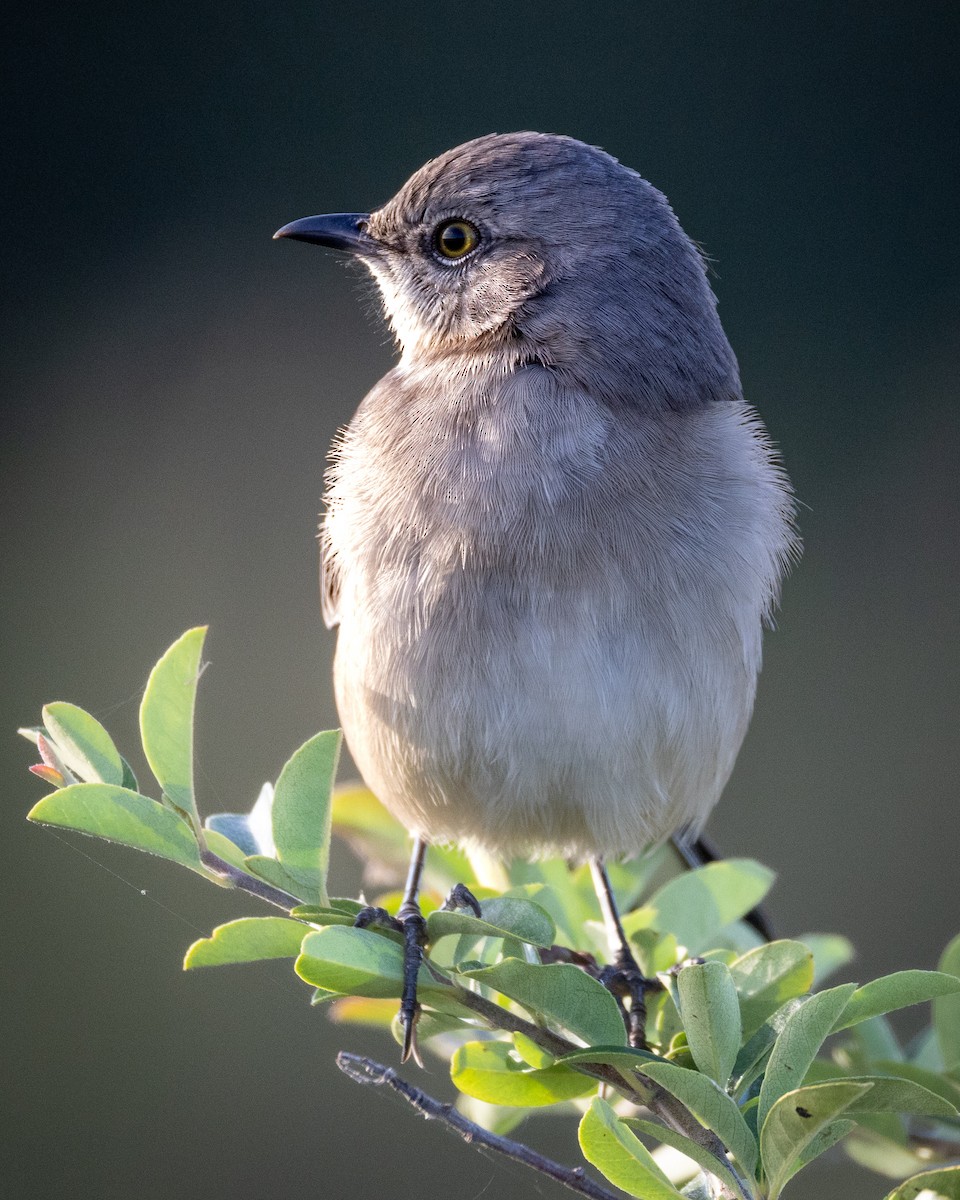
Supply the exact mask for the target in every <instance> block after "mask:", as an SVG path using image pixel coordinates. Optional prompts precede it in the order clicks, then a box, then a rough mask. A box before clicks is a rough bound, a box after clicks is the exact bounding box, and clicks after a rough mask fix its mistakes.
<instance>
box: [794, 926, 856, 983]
mask: <svg viewBox="0 0 960 1200" xmlns="http://www.w3.org/2000/svg"><path fill="white" fill-rule="evenodd" d="M796 940H797V941H798V942H803V944H804V945H805V946H806V947H807V949H808V950H810V951H811V953H812V954H813V983H812V984H811V987H815V988H818V987H819V986H820V985H821V983H823V981H824V980H825V979H827V978H828V977H829V976H830V975H832V974H833V973H834V971H839V970H840V968H841V967H845V966H846V965H847V963H848V962H850V961H851V960H852V959H853V957H854V953H855V952H854V949H853V943H852V942H851V941H850V939H849V938H845V937H843V936H842V935H841V934H839V933H805V934H803V936H802V937H798V938H797V939H796Z"/></svg>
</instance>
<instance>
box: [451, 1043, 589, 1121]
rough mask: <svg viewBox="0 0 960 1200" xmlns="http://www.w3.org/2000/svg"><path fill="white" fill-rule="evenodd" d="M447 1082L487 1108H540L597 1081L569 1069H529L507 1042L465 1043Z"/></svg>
mask: <svg viewBox="0 0 960 1200" xmlns="http://www.w3.org/2000/svg"><path fill="white" fill-rule="evenodd" d="M450 1078H451V1079H452V1080H453V1082H454V1084H455V1085H456V1086H457V1087H458V1088H459V1089H460V1091H461V1092H464V1093H465V1094H466V1095H468V1096H473V1097H474V1099H476V1100H483V1101H485V1102H486V1103H487V1104H502V1105H505V1106H507V1107H515V1106H519V1105H522V1106H524V1107H530V1108H542V1107H543V1106H544V1105H547V1104H560V1103H562V1102H563V1101H565V1100H573V1099H575V1098H577V1097H578V1096H586V1095H587V1094H589V1093H590V1092H592V1091H595V1090H596V1087H597V1082H596V1080H595V1079H594V1080H592V1079H590V1078H589V1077H588V1076H586V1075H582V1074H580V1073H579V1072H577V1071H571V1070H570V1069H569V1068H568V1067H561V1066H556V1065H555V1066H551V1067H545V1068H542V1069H537V1068H530V1067H528V1066H527V1065H526V1064H525V1063H524V1062H523V1061H522V1060H521V1059H520V1058H518V1057H517V1055H516V1053H515V1051H514V1050H513V1047H512V1046H511V1045H510V1043H508V1042H497V1041H489V1042H467V1043H466V1045H463V1046H460V1047H458V1049H457V1050H456V1051H455V1052H454V1054H453V1057H452V1058H451V1060H450Z"/></svg>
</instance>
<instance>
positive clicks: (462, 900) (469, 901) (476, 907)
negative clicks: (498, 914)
mask: <svg viewBox="0 0 960 1200" xmlns="http://www.w3.org/2000/svg"><path fill="white" fill-rule="evenodd" d="M458 908H469V909H472V911H473V915H474V916H475V917H481V916H483V914H482V913H481V911H480V901H479V900H478V899H477V898H476V896H475V895H474V894H473V892H471V891H470V889H469V888H468V887H467V886H466V884H463V883H457V884H455V885H454V886H453V887H452V888H451V889H450V892H449V894H448V896H447V898H446V900H444V902H443V904H442V905H441V906H440V911H441V912H455V911H456V910H457V909H458Z"/></svg>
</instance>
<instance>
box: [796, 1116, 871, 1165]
mask: <svg viewBox="0 0 960 1200" xmlns="http://www.w3.org/2000/svg"><path fill="white" fill-rule="evenodd" d="M856 1128H857V1122H856V1121H852V1120H847V1119H846V1118H841V1119H840V1120H838V1121H831V1122H830V1123H829V1124H828V1125H824V1127H823V1129H821V1130H820V1132H819V1133H818V1134H817V1136H816V1137H815V1138H814V1139H813V1140H812V1141H811V1142H810V1144H809V1145H808V1146H807V1147H806V1148H805V1149H804V1150H802V1151H801V1152H800V1156H799V1158H798V1159H797V1161H796V1163H795V1164H794V1170H793V1175H796V1174H797V1172H798V1171H801V1170H803V1168H804V1167H805V1166H807V1164H808V1163H812V1162H813V1160H814V1159H815V1158H819V1157H820V1155H821V1154H826V1152H827V1151H828V1150H829V1149H830V1148H831V1146H835V1145H836V1144H837V1142H839V1141H840V1140H841V1139H842V1138H845V1137H846V1136H847V1134H848V1133H850V1132H852V1131H853V1130H855V1129H856ZM791 1178H792V1176H791Z"/></svg>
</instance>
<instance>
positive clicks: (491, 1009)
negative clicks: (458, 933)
mask: <svg viewBox="0 0 960 1200" xmlns="http://www.w3.org/2000/svg"><path fill="white" fill-rule="evenodd" d="M425 965H426V966H427V967H428V969H429V970H430V972H431V974H432V975H434V977H435V978H436V979H437V980H438V981H440V982H443V983H446V984H449V985H450V987H451V988H452V991H453V994H454V995H455V997H456V999H457V1001H458V1003H460V1004H462V1005H464V1007H466V1008H470V1009H472V1010H473V1012H475V1013H476V1014H477V1016H478V1017H480V1018H481V1019H482V1020H483V1021H485V1022H486V1024H487V1025H489V1026H490V1027H491V1028H493V1029H500V1030H503V1031H505V1032H507V1033H522V1034H524V1035H525V1036H526V1037H528V1038H530V1040H531V1041H532V1042H535V1043H536V1044H537V1045H538V1046H539V1047H540V1048H541V1049H542V1050H546V1051H547V1053H548V1054H552V1055H554V1056H555V1057H558V1058H560V1057H562V1056H564V1055H566V1054H575V1053H577V1052H580V1053H583V1052H584V1048H583V1047H582V1046H576V1045H574V1043H573V1042H570V1041H568V1040H567V1039H566V1038H563V1037H560V1035H559V1034H556V1033H552V1032H551V1031H550V1030H549V1029H544V1028H542V1027H541V1026H539V1025H534V1024H533V1022H532V1021H525V1020H524V1019H523V1018H522V1017H518V1016H517V1015H516V1013H512V1012H510V1011H509V1009H506V1008H502V1007H501V1006H500V1005H499V1004H494V1003H493V1001H492V1000H487V999H486V997H484V996H480V995H478V994H477V993H476V992H472V991H470V990H469V989H468V988H464V987H461V986H460V985H459V984H455V983H453V982H452V980H450V979H448V978H447V977H446V976H444V975H442V974H441V973H440V972H439V971H438V970H437V969H436V968H435V967H434V966H433V965H432V964H431V963H430V962H429V960H428V961H427V962H426V964H425ZM570 1067H571V1069H572V1070H574V1071H580V1072H581V1073H582V1074H584V1075H589V1076H590V1077H591V1078H592V1079H597V1080H599V1081H600V1082H601V1083H605V1084H607V1085H608V1086H609V1087H612V1088H614V1089H616V1091H618V1092H619V1093H620V1094H621V1095H622V1096H624V1097H625V1098H626V1099H627V1100H629V1101H631V1102H632V1103H633V1104H638V1105H641V1106H643V1107H645V1108H648V1109H649V1110H650V1111H651V1112H652V1113H653V1114H654V1115H655V1116H657V1117H659V1119H660V1120H661V1121H662V1122H663V1124H664V1125H666V1126H668V1127H669V1128H670V1129H674V1130H676V1131H677V1133H682V1134H684V1136H686V1137H688V1138H689V1139H690V1140H691V1141H692V1142H696V1143H697V1145H699V1146H702V1147H703V1148H704V1149H705V1150H706V1151H708V1152H709V1153H710V1154H712V1155H713V1157H714V1158H716V1159H717V1160H718V1161H719V1162H722V1163H724V1164H726V1167H727V1169H728V1170H729V1171H730V1173H731V1174H732V1175H733V1176H734V1178H735V1179H736V1180H737V1183H738V1184H739V1185H740V1189H741V1191H742V1192H743V1193H744V1195H747V1196H749V1195H750V1194H751V1193H750V1190H749V1186H748V1184H747V1182H746V1180H744V1179H743V1177H742V1176H741V1175H740V1173H739V1171H737V1169H736V1168H735V1167H734V1166H733V1164H732V1163H731V1162H730V1160H729V1159H728V1158H727V1148H726V1146H724V1144H723V1142H722V1141H721V1140H720V1138H719V1137H717V1135H716V1134H715V1133H714V1132H713V1131H712V1130H710V1129H705V1128H704V1126H703V1125H701V1124H700V1122H699V1121H698V1120H697V1118H696V1117H695V1116H694V1115H693V1114H692V1113H691V1112H690V1111H689V1109H687V1107H686V1105H684V1104H681V1102H680V1101H679V1100H677V1099H676V1098H675V1097H674V1096H672V1095H671V1094H670V1093H669V1092H668V1091H667V1090H666V1088H664V1087H661V1086H660V1084H658V1083H655V1082H654V1081H653V1080H652V1079H647V1078H645V1077H643V1076H642V1075H638V1074H637V1073H635V1072H631V1073H630V1076H628V1075H627V1074H626V1072H625V1071H621V1070H618V1069H617V1068H616V1067H612V1066H610V1065H609V1064H607V1063H591V1062H587V1061H582V1062H575V1063H570ZM714 1178H717V1177H716V1176H714ZM717 1181H718V1183H719V1185H720V1187H721V1189H722V1190H721V1195H722V1196H727V1197H730V1196H733V1193H732V1192H731V1191H730V1189H729V1188H728V1187H727V1186H726V1184H724V1183H723V1181H722V1180H720V1179H718V1180H717Z"/></svg>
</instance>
